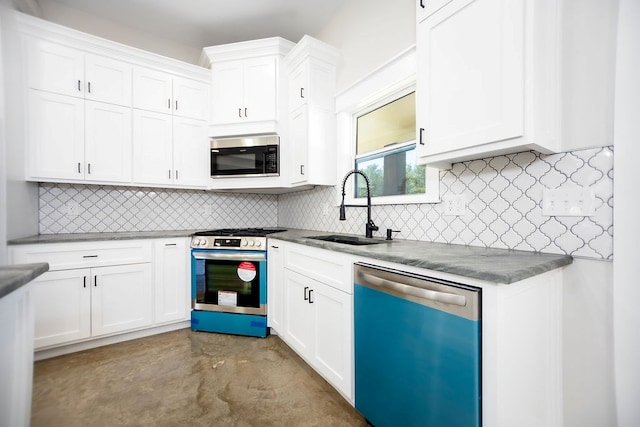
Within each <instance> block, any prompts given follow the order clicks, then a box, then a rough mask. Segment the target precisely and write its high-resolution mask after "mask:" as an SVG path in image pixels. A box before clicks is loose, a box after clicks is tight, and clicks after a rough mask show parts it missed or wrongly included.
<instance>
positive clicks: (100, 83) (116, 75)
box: [85, 55, 132, 106]
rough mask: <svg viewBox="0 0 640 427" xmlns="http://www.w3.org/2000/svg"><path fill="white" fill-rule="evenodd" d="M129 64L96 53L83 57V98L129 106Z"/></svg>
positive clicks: (130, 70) (130, 68) (130, 69)
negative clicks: (84, 80) (84, 83)
mask: <svg viewBox="0 0 640 427" xmlns="http://www.w3.org/2000/svg"><path fill="white" fill-rule="evenodd" d="M131 75H132V67H131V65H130V64H128V63H126V62H122V61H117V60H115V59H111V58H105V57H103V56H98V55H87V56H86V57H85V78H86V86H85V98H86V99H92V100H94V101H102V102H108V103H111V104H117V105H124V106H131V78H132V77H131Z"/></svg>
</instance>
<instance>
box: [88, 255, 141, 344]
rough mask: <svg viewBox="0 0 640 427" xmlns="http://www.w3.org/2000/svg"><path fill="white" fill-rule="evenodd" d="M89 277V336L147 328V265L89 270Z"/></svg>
mask: <svg viewBox="0 0 640 427" xmlns="http://www.w3.org/2000/svg"><path fill="white" fill-rule="evenodd" d="M91 274H92V279H93V283H92V285H91V336H94V337H95V336H100V335H106V334H113V333H116V332H123V331H127V330H131V329H136V328H142V327H144V326H150V325H151V322H152V321H153V318H152V313H153V311H152V310H153V306H152V303H151V299H150V298H149V296H150V295H153V281H152V275H151V263H145V264H131V265H117V266H113V267H98V268H92V269H91Z"/></svg>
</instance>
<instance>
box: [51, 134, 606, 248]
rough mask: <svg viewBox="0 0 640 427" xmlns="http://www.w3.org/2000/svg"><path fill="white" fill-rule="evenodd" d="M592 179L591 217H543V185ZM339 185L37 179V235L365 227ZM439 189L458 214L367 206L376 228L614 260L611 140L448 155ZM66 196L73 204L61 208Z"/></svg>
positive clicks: (425, 207)
mask: <svg viewBox="0 0 640 427" xmlns="http://www.w3.org/2000/svg"><path fill="white" fill-rule="evenodd" d="M572 185H573V186H582V187H592V188H593V189H594V190H595V195H596V210H595V215H594V216H591V217H548V216H543V215H542V207H541V203H542V190H543V188H545V187H546V188H558V187H561V186H562V187H565V186H572ZM337 191H338V189H337V188H336V187H317V188H315V189H312V190H306V191H300V192H294V193H287V194H282V195H279V196H275V195H257V194H231V193H212V192H206V191H195V190H193V191H191V190H169V189H154V188H130V187H109V186H89V185H67V184H41V185H40V189H39V198H40V200H39V202H40V208H39V221H40V224H39V229H40V233H41V234H55V233H82V232H112V231H147V230H172V229H177V230H190V229H207V228H219V227H273V226H276V225H277V226H281V227H289V228H301V229H310V230H318V231H331V232H342V233H353V234H363V233H364V223H365V219H366V209H357V208H347V221H339V220H338V208H337V207H336V206H335V203H336V200H337V197H336V193H337ZM440 194H441V196H445V197H446V196H447V195H450V194H463V195H464V196H465V199H466V202H467V209H466V214H465V215H462V216H447V215H444V209H443V207H442V205H441V204H405V205H383V206H374V207H373V209H372V216H373V219H374V221H375V222H376V224H377V225H378V226H379V227H380V231H379V232H378V233H376V234H377V235H379V236H383V235H384V233H385V229H386V228H392V229H394V230H400V233H397V234H396V236H397V238H400V239H409V240H423V241H433V242H443V243H455V244H464V245H472V246H485V247H496V248H510V249H521V250H528V251H541V252H550V253H562V254H569V255H573V256H577V257H586V258H596V259H609V260H610V259H612V258H613V147H603V148H596V149H590V150H581V151H573V152H569V153H560V154H553V155H543V154H540V153H537V152H533V151H530V152H522V153H517V154H509V155H504V156H496V157H491V158H486V159H482V160H474V161H469V162H462V163H456V164H454V165H453V168H452V169H451V170H443V171H441V172H440ZM69 200H73V201H75V202H76V203H77V204H78V206H79V212H78V215H77V216H72V217H70V216H68V215H67V214H66V213H67V211H66V209H67V207H66V204H67V202H68V201H69Z"/></svg>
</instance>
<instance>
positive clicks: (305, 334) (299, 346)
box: [284, 269, 314, 357]
mask: <svg viewBox="0 0 640 427" xmlns="http://www.w3.org/2000/svg"><path fill="white" fill-rule="evenodd" d="M313 282H314V281H313V280H312V279H310V278H308V277H306V276H303V275H301V274H298V273H296V272H295V271H292V270H289V269H284V323H285V324H284V340H285V341H286V342H287V344H289V346H291V348H293V349H294V350H296V351H297V352H298V353H299V354H300V355H302V356H304V357H310V356H311V351H312V350H311V346H313V324H312V322H313V310H312V307H310V304H309V290H310V289H311V288H312V287H313Z"/></svg>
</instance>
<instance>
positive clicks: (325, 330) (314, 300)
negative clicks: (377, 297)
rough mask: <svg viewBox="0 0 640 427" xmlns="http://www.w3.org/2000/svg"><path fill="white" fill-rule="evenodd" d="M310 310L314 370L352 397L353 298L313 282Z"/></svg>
mask: <svg viewBox="0 0 640 427" xmlns="http://www.w3.org/2000/svg"><path fill="white" fill-rule="evenodd" d="M309 299H310V302H311V304H310V305H311V306H313V316H314V321H313V323H314V326H315V333H314V337H315V343H314V345H313V349H314V350H313V351H314V354H313V360H314V367H315V369H316V370H318V371H319V372H320V373H321V374H322V375H323V376H324V377H325V378H326V379H327V380H328V381H329V382H330V383H332V384H333V385H334V386H335V387H337V388H338V389H339V390H340V391H342V392H343V393H344V394H345V395H346V396H349V397H351V384H352V379H351V377H352V368H351V365H352V363H351V361H352V357H353V356H352V354H353V333H352V329H353V327H352V319H353V309H352V306H353V304H352V296H351V295H349V294H347V293H345V292H342V291H339V290H337V289H335V288H332V287H331V286H327V285H325V284H323V283H320V282H316V283H314V285H313V289H312V290H311V293H310V295H309Z"/></svg>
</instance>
